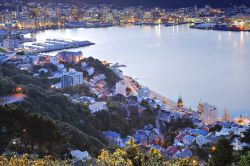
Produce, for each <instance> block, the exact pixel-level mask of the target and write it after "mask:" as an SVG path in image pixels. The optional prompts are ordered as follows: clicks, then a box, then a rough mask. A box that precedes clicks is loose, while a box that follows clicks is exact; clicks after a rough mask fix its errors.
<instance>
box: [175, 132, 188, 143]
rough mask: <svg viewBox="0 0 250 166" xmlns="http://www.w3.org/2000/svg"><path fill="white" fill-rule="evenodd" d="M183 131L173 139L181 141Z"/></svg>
mask: <svg viewBox="0 0 250 166" xmlns="http://www.w3.org/2000/svg"><path fill="white" fill-rule="evenodd" d="M185 136H186V134H185V133H179V134H178V135H177V136H176V137H175V138H174V139H175V140H178V141H182V139H183V137H185Z"/></svg>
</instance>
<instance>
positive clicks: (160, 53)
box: [27, 25, 250, 116]
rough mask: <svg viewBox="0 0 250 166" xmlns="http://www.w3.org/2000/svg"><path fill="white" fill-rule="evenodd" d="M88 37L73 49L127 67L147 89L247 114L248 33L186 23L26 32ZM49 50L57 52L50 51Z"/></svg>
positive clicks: (249, 80) (249, 97) (249, 91)
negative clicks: (88, 45)
mask: <svg viewBox="0 0 250 166" xmlns="http://www.w3.org/2000/svg"><path fill="white" fill-rule="evenodd" d="M27 36H29V37H30V36H33V37H36V38H37V40H38V41H44V40H45V39H46V38H65V39H74V40H89V41H92V42H95V43H96V45H94V46H90V47H85V48H79V49H72V50H81V51H82V52H83V53H84V54H85V56H93V57H95V58H98V59H100V60H107V61H109V62H119V63H121V64H125V65H127V67H126V68H123V71H124V73H125V74H127V75H130V76H132V77H134V78H137V79H138V81H139V82H141V83H143V84H144V85H146V86H148V87H150V88H151V89H153V90H155V91H157V92H159V93H161V94H163V95H165V96H167V97H169V98H171V99H173V100H177V98H178V96H179V94H180V93H181V95H182V97H183V100H184V104H185V105H187V106H189V105H190V106H192V108H196V107H197V105H198V102H199V101H200V99H202V101H207V102H209V103H211V104H213V105H216V106H217V107H218V109H219V110H220V111H221V112H222V111H223V110H224V108H225V107H227V108H228V110H229V112H230V114H231V115H232V116H238V115H239V114H247V113H250V33H249V32H244V33H243V32H222V31H205V30H196V29H190V28H189V27H188V26H187V25H182V26H174V27H165V26H127V27H110V28H98V29H84V28H80V29H60V30H47V31H42V32H37V33H33V34H29V35H27ZM50 54H56V52H52V53H50Z"/></svg>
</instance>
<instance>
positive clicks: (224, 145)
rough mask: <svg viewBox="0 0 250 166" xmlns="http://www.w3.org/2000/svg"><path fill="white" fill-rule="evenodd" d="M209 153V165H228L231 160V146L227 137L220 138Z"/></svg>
mask: <svg viewBox="0 0 250 166" xmlns="http://www.w3.org/2000/svg"><path fill="white" fill-rule="evenodd" d="M211 155H212V158H211V165H214V166H226V165H230V164H231V163H232V161H233V147H232V146H231V145H230V142H229V141H228V140H227V139H225V138H222V139H220V140H219V142H218V144H217V145H216V147H215V150H212V151H211Z"/></svg>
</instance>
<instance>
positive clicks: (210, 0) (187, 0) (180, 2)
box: [46, 0, 250, 8]
mask: <svg viewBox="0 0 250 166" xmlns="http://www.w3.org/2000/svg"><path fill="white" fill-rule="evenodd" d="M46 1H47V2H48V0H46ZM55 1H58V2H69V1H68V0H55ZM71 2H78V3H79V2H84V3H88V4H110V5H115V6H138V5H142V6H145V7H163V8H179V7H190V6H195V5H197V6H199V7H204V6H205V5H210V6H212V7H229V6H232V5H241V4H243V5H246V6H250V0H71Z"/></svg>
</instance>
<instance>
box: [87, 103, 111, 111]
mask: <svg viewBox="0 0 250 166" xmlns="http://www.w3.org/2000/svg"><path fill="white" fill-rule="evenodd" d="M89 109H90V111H91V113H95V112H99V111H102V110H107V109H108V108H107V103H106V102H94V103H93V104H90V105H89Z"/></svg>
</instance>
